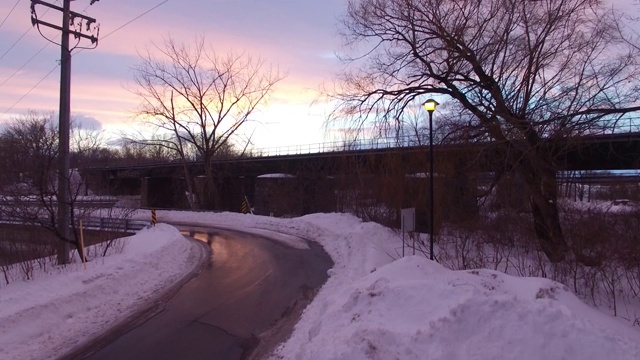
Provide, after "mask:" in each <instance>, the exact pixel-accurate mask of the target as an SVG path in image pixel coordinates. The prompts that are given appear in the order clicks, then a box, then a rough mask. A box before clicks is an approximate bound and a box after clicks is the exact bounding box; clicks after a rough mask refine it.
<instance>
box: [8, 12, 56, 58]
mask: <svg viewBox="0 0 640 360" xmlns="http://www.w3.org/2000/svg"><path fill="white" fill-rule="evenodd" d="M18 1H20V0H18ZM59 1H60V0H56V1H55V2H54V4H57V3H58V2H59ZM16 5H17V3H16ZM14 8H15V5H14ZM48 11H49V8H47V9H46V10H45V11H44V13H42V15H43V16H44V15H45V14H46V13H47V12H48ZM11 12H13V9H11V11H10V12H9V15H10V14H11ZM9 15H7V18H8V17H9ZM5 20H6V18H5ZM2 23H3V24H4V21H2ZM0 26H1V25H0ZM31 29H33V27H30V28H28V29H27V30H26V31H25V32H23V33H22V35H20V37H19V38H18V40H16V41H14V43H13V44H12V45H11V46H10V47H9V48H8V49H7V50H6V51H5V52H4V53H3V54H2V55H0V60H2V59H3V58H4V57H5V56H6V55H7V54H8V53H9V51H11V49H13V48H14V47H15V46H16V45H18V43H19V42H20V40H22V38H23V37H24V36H25V35H27V33H28V32H29V31H31Z"/></svg>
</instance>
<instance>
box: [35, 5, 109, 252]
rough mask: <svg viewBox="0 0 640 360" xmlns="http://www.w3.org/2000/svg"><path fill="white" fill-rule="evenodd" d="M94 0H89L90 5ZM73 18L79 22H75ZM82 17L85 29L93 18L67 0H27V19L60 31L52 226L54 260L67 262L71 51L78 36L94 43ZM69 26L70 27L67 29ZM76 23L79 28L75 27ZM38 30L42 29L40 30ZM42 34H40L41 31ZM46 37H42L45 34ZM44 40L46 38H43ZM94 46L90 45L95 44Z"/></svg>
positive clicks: (70, 215) (89, 25)
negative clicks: (51, 14)
mask: <svg viewBox="0 0 640 360" xmlns="http://www.w3.org/2000/svg"><path fill="white" fill-rule="evenodd" d="M95 1H97V0H92V1H91V3H90V5H93V3H94V2H95ZM36 5H42V6H46V7H48V8H51V9H54V10H57V11H60V12H61V13H62V26H58V25H54V24H51V23H48V22H45V21H42V20H40V19H38V16H37V12H36ZM76 20H78V21H79V22H78V23H76ZM85 21H86V29H87V31H89V30H90V29H91V25H92V24H95V23H96V20H95V19H93V18H90V17H88V16H86V15H83V14H79V13H76V12H73V11H71V0H63V5H62V7H59V6H56V5H53V4H49V3H46V2H44V1H40V0H31V23H32V25H33V26H37V27H38V31H40V26H41V25H42V26H46V27H49V28H53V29H56V30H58V31H61V32H62V34H61V41H60V109H59V116H60V119H59V123H58V131H59V133H58V189H57V205H58V212H57V214H56V215H57V216H56V222H57V223H56V230H57V232H58V236H59V237H60V238H61V240H62V241H59V242H58V249H57V254H58V264H67V263H68V262H69V244H70V243H71V241H72V238H71V218H72V214H71V211H72V209H71V196H70V186H69V165H70V164H69V133H70V118H71V51H73V50H74V49H75V48H77V45H78V44H79V43H80V40H82V39H88V40H90V41H91V44H92V45H95V46H97V44H98V38H97V37H96V36H93V35H86V34H83V33H82V27H83V25H84V24H85V23H84V22H85ZM71 26H73V27H74V29H71ZM78 26H79V28H78ZM40 34H42V32H40ZM69 35H73V36H74V38H75V39H77V41H78V44H76V46H74V47H73V48H71V47H70V45H69ZM43 36H44V35H43ZM45 38H46V37H45ZM47 40H48V39H47ZM95 46H94V48H95Z"/></svg>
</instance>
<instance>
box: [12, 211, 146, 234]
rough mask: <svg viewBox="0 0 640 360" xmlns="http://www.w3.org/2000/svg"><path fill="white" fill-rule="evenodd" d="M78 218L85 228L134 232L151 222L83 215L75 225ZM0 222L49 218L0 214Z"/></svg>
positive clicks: (21, 222)
mask: <svg viewBox="0 0 640 360" xmlns="http://www.w3.org/2000/svg"><path fill="white" fill-rule="evenodd" d="M80 220H82V227H83V228H84V229H85V230H86V229H89V230H99V231H117V232H136V231H140V230H142V229H144V228H145V227H147V226H150V225H151V223H150V222H148V221H143V220H133V219H126V218H125V219H122V218H99V217H84V218H82V219H75V226H76V227H77V228H79V227H80ZM0 223H2V224H16V225H31V226H40V225H41V224H43V223H49V220H47V219H45V218H42V219H24V218H18V217H7V216H2V214H0Z"/></svg>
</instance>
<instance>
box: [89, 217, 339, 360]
mask: <svg viewBox="0 0 640 360" xmlns="http://www.w3.org/2000/svg"><path fill="white" fill-rule="evenodd" d="M180 228H181V230H187V231H188V232H189V233H190V235H191V236H193V237H195V238H197V239H199V240H202V241H206V242H208V243H209V244H210V247H211V251H212V256H211V263H210V264H209V265H208V266H207V268H206V269H205V270H204V271H203V272H202V273H201V274H200V275H199V276H198V277H197V278H195V279H193V280H191V281H190V282H188V283H187V284H186V285H185V286H184V287H183V288H182V289H180V291H179V292H178V293H177V294H176V296H175V297H174V298H173V299H171V300H170V301H169V302H168V303H167V304H166V307H165V309H164V310H163V311H162V312H160V313H159V314H157V315H155V316H154V317H152V318H150V319H149V320H147V321H146V322H145V323H143V324H142V325H140V326H138V327H136V328H134V329H132V330H131V331H129V332H127V333H126V334H124V335H123V336H121V337H119V338H118V339H116V340H115V341H113V342H112V343H110V344H108V345H107V346H106V347H104V348H102V349H100V350H99V351H97V352H95V353H94V354H92V355H91V356H89V357H87V358H88V359H95V360H97V359H154V360H157V359H222V360H225V359H242V358H244V357H245V356H246V355H247V354H248V353H250V352H251V350H252V349H253V348H254V347H255V346H256V345H257V343H258V340H257V339H258V337H257V335H259V334H260V333H262V332H263V331H265V330H266V329H268V328H269V327H270V326H272V325H273V324H274V323H275V322H276V321H278V320H279V319H280V318H281V317H282V316H283V315H284V314H287V313H289V312H290V310H291V305H292V304H293V303H295V302H296V300H299V299H301V298H304V297H305V296H306V297H309V294H311V293H313V290H315V289H317V288H319V287H320V286H321V285H322V284H323V283H324V282H325V281H326V279H327V270H328V269H329V268H330V267H331V266H332V262H331V259H330V258H329V256H328V255H327V254H326V253H325V252H324V251H323V250H322V248H321V247H319V246H318V245H317V244H315V243H309V247H310V249H307V250H300V249H293V248H290V247H288V246H286V245H283V244H281V243H278V242H276V241H273V240H270V239H267V238H265V237H262V236H258V235H250V234H244V233H239V232H235V231H230V230H222V229H207V228H197V227H191V228H188V229H185V227H184V226H182V227H180Z"/></svg>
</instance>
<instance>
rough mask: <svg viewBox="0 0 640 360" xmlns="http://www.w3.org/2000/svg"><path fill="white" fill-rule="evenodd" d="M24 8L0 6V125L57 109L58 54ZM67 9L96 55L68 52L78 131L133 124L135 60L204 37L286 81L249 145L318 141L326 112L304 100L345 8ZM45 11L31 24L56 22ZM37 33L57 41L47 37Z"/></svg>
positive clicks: (220, 0) (146, 4)
mask: <svg viewBox="0 0 640 360" xmlns="http://www.w3.org/2000/svg"><path fill="white" fill-rule="evenodd" d="M48 2H50V3H54V4H56V5H58V6H61V4H62V1H61V0H58V1H57V2H56V0H48ZM16 4H17V5H16ZM30 4H31V2H30V0H2V1H0V23H2V21H3V20H5V22H4V23H3V24H2V25H1V26H0V122H5V121H9V120H11V119H13V118H16V117H17V116H20V114H24V113H25V112H27V111H29V110H36V111H49V112H57V109H58V102H59V100H58V99H59V96H58V94H59V79H60V75H59V72H60V68H59V67H58V66H57V61H58V60H59V58H60V50H59V47H57V46H56V45H54V44H49V45H47V44H48V42H47V40H45V39H44V38H43V37H42V36H41V35H40V34H39V33H38V31H37V30H36V29H35V28H32V26H31V15H30ZM14 5H16V6H15V8H14ZM156 6H158V7H157V8H156V9H154V10H152V11H150V12H149V13H147V14H146V15H144V16H142V17H141V18H139V19H137V20H135V21H134V22H132V23H131V24H129V25H127V26H126V27H124V28H122V29H120V30H117V31H116V29H118V28H119V27H120V26H122V25H124V24H125V23H127V22H129V21H131V20H133V19H134V18H136V17H137V16H139V15H141V14H143V13H145V12H146V11H149V10H150V9H152V8H154V7H156ZM71 8H72V10H73V11H76V12H82V11H83V10H85V9H86V11H85V14H86V15H87V16H90V17H93V18H96V19H97V20H98V23H99V24H100V42H99V45H98V47H97V49H94V50H84V51H81V52H78V51H77V50H76V51H75V52H74V53H73V60H72V90H71V91H72V103H71V107H72V116H74V117H76V118H79V119H82V121H83V122H84V123H86V124H93V125H94V126H96V127H99V128H101V129H104V130H105V131H107V132H111V133H113V134H117V133H119V132H120V131H122V130H125V129H131V128H132V127H135V126H137V125H136V124H139V122H135V120H134V115H133V114H134V112H135V110H136V108H137V106H138V104H139V102H138V99H137V98H136V97H135V96H133V95H132V94H131V93H130V92H129V91H128V90H127V89H130V88H132V87H133V86H134V83H133V81H132V72H131V67H132V66H133V65H135V64H137V63H139V56H138V52H144V51H145V48H146V47H147V46H150V45H151V43H152V42H156V43H161V42H162V39H163V38H164V37H167V36H168V35H170V36H172V37H173V38H175V39H176V40H177V41H178V42H181V43H189V42H190V41H192V40H193V38H194V37H195V36H198V35H204V36H205V39H206V41H207V43H209V44H210V45H211V46H212V47H213V48H214V50H215V51H216V52H219V53H221V54H224V53H227V52H229V51H235V52H245V53H247V54H250V55H252V56H256V57H261V58H262V59H263V60H264V61H265V63H267V64H272V65H274V66H276V67H279V69H280V70H281V71H283V72H286V74H287V77H286V78H285V79H284V80H283V81H282V82H280V83H279V84H278V86H277V87H276V89H275V91H274V92H273V93H272V97H271V99H270V101H269V103H268V104H267V107H265V108H264V109H262V110H261V111H260V112H259V113H256V114H255V115H254V116H253V118H254V119H255V120H256V122H255V123H254V124H253V125H252V128H251V129H247V130H250V131H251V132H254V136H253V142H254V144H255V146H256V147H272V146H283V145H297V144H307V143H315V142H321V141H323V136H324V133H323V131H322V125H323V120H324V118H325V117H326V114H327V112H328V111H329V109H328V107H327V106H323V105H321V104H320V103H318V102H314V100H317V99H318V96H319V94H320V93H319V91H320V89H321V88H322V86H323V84H329V83H331V82H332V79H333V76H334V74H335V73H336V70H337V68H338V66H339V62H338V60H337V59H336V58H335V56H334V54H335V52H336V51H339V49H340V48H341V40H340V38H339V36H338V35H337V31H338V30H337V29H338V27H337V24H338V18H339V17H340V16H341V15H342V14H343V13H344V11H345V8H346V0H323V1H315V0H269V1H265V0H233V1H231V0H186V1H185V0H183V1H178V0H169V1H164V0H136V1H113V0H100V1H98V2H96V3H95V4H94V5H92V6H89V0H76V1H73V2H72V3H71ZM12 9H13V11H12ZM45 9H46V8H45V7H42V6H38V7H37V10H38V15H39V17H40V18H41V19H43V20H47V21H49V22H51V23H56V24H59V22H60V20H59V12H56V11H53V10H51V11H49V13H47V14H44V15H41V14H43V13H44V11H45ZM9 14H10V15H9ZM114 31H115V32H114ZM43 32H44V31H43ZM23 35H24V36H23ZM45 35H48V36H50V37H51V38H53V39H55V40H58V39H59V35H58V32H56V31H54V30H50V31H47V32H45ZM21 36H23V37H22V38H21V39H20V37H21ZM57 36H58V37H57ZM18 39H20V40H18ZM14 43H15V45H14ZM11 46H13V48H11ZM45 46H46V47H45ZM43 47H45V48H44V50H42V51H41V52H40V53H39V54H37V53H38V52H39V51H40V50H41V49H42V48H43ZM10 48H11V49H10ZM9 49H10V50H9ZM3 54H4V55H3ZM36 54H37V55H36ZM32 57H33V59H31V58H32ZM30 59H31V60H30ZM29 60H30V61H29ZM25 63H26V65H25ZM22 66H24V67H23V68H22V69H21V70H19V71H18V69H20V67H22ZM54 68H55V69H54ZM52 70H53V71H52ZM50 71H52V72H51V73H50V74H49V75H48V76H46V75H47V73H49V72H50ZM45 76H46V78H45ZM43 78H44V80H42V79H43ZM41 80H42V82H41V83H40V84H39V85H37V86H36V84H37V83H38V82H39V81H41ZM29 91H30V92H29ZM28 92H29V93H28ZM27 93H28V95H26V96H25V94H27ZM283 135H284V136H283Z"/></svg>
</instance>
